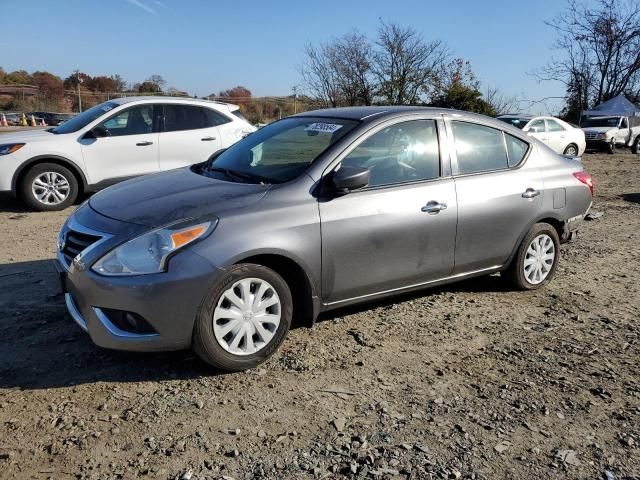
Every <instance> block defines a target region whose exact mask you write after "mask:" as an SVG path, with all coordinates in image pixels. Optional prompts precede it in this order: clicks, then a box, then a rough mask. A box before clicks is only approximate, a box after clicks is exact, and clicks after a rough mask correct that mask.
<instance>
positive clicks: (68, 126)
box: [51, 102, 119, 133]
mask: <svg viewBox="0 0 640 480" xmlns="http://www.w3.org/2000/svg"><path fill="white" fill-rule="evenodd" d="M118 105H119V104H117V103H115V102H104V103H101V104H100V105H96V106H95V107H92V108H90V109H89V110H85V111H84V112H82V113H79V114H78V115H76V116H75V117H72V118H70V119H69V120H67V121H66V122H64V123H63V124H62V125H59V126H57V127H56V128H54V129H52V130H51V132H53V133H73V132H77V131H78V130H80V129H81V128H84V127H86V126H87V125H89V124H90V123H91V122H93V121H94V120H96V119H97V118H99V117H101V116H102V115H104V114H105V113H107V112H109V111H111V110H113V109H114V108H116V107H117V106H118Z"/></svg>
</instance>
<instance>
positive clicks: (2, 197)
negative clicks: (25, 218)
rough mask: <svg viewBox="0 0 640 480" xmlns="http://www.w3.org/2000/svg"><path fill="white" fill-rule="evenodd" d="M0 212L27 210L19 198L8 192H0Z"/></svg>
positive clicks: (22, 211) (21, 211) (24, 211)
mask: <svg viewBox="0 0 640 480" xmlns="http://www.w3.org/2000/svg"><path fill="white" fill-rule="evenodd" d="M0 212H5V213H27V212H29V210H28V209H27V207H26V205H25V204H24V203H22V202H21V201H20V200H19V199H17V198H15V197H14V196H12V195H10V194H8V193H2V194H0Z"/></svg>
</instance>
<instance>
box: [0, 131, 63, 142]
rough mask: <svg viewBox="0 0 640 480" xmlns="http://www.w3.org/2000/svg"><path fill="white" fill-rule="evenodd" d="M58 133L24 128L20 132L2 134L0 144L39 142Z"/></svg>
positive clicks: (49, 138)
mask: <svg viewBox="0 0 640 480" xmlns="http://www.w3.org/2000/svg"><path fill="white" fill-rule="evenodd" d="M55 137H56V135H55V134H53V133H51V132H47V131H46V130H23V131H20V132H13V133H7V134H5V135H1V136H0V144H2V143H28V142H39V141H43V140H51V139H52V138H55Z"/></svg>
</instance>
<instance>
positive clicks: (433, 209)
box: [420, 200, 447, 215]
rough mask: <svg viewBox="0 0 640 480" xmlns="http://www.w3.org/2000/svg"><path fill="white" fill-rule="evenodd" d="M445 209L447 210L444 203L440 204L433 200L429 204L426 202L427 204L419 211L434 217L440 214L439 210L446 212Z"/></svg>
mask: <svg viewBox="0 0 640 480" xmlns="http://www.w3.org/2000/svg"><path fill="white" fill-rule="evenodd" d="M446 209H447V204H446V203H440V202H436V201H435V200H431V201H430V202H427V204H426V205H425V206H424V207H422V208H421V209H420V210H421V211H423V212H425V213H429V214H431V215H435V214H436V213H438V212H440V210H446Z"/></svg>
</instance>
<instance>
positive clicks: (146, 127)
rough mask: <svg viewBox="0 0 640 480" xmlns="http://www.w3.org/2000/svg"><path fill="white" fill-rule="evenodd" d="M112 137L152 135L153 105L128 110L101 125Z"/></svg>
mask: <svg viewBox="0 0 640 480" xmlns="http://www.w3.org/2000/svg"><path fill="white" fill-rule="evenodd" d="M101 126H102V127H104V128H106V129H107V130H108V131H109V133H110V134H111V136H112V137H120V136H123V135H142V134H145V133H153V105H151V104H145V105H138V106H135V107H131V108H128V109H126V110H124V111H122V112H120V113H118V114H116V115H114V116H113V117H111V118H109V119H108V120H105V121H104V122H102V124H101Z"/></svg>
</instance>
